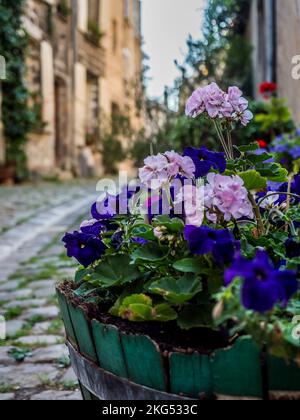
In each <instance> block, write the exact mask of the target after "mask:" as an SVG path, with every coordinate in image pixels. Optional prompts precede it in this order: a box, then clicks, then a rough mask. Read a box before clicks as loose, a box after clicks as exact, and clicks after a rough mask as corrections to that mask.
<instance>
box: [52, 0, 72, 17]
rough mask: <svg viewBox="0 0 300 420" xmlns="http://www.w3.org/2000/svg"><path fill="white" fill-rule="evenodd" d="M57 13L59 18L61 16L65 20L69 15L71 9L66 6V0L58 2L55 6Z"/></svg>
mask: <svg viewBox="0 0 300 420" xmlns="http://www.w3.org/2000/svg"><path fill="white" fill-rule="evenodd" d="M56 7H57V12H58V13H59V15H60V16H62V17H63V18H65V19H66V18H67V17H68V16H69V15H70V13H71V9H70V7H69V6H68V2H67V0H59V2H58V4H57V6H56Z"/></svg>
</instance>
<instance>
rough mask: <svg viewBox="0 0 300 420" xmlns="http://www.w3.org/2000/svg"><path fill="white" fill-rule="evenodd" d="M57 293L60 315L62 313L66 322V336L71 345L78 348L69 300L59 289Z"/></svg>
mask: <svg viewBox="0 0 300 420" xmlns="http://www.w3.org/2000/svg"><path fill="white" fill-rule="evenodd" d="M56 293H57V298H58V304H59V307H60V313H61V316H62V319H63V321H64V325H65V330H66V335H67V337H68V339H69V341H71V343H72V344H73V346H75V347H76V348H77V347H78V345H77V340H76V335H75V331H74V328H73V325H72V321H71V317H70V314H69V309H68V302H67V299H66V297H65V295H64V294H63V293H62V292H61V290H60V289H59V288H57V289H56Z"/></svg>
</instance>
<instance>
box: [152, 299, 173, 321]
mask: <svg viewBox="0 0 300 420" xmlns="http://www.w3.org/2000/svg"><path fill="white" fill-rule="evenodd" d="M152 315H153V316H154V319H155V321H159V322H169V321H175V319H177V317H178V315H177V312H176V311H175V310H174V309H173V308H172V307H171V306H169V305H167V304H166V303H163V304H161V305H157V306H155V308H154V311H152Z"/></svg>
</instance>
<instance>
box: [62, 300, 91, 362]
mask: <svg viewBox="0 0 300 420" xmlns="http://www.w3.org/2000/svg"><path fill="white" fill-rule="evenodd" d="M69 312H70V316H71V321H72V324H73V326H74V330H75V335H76V340H77V343H78V347H79V350H80V352H81V353H82V354H83V355H84V356H86V357H88V358H89V359H90V360H92V361H93V362H95V363H97V362H98V360H97V355H96V350H95V346H94V342H93V337H92V331H91V326H90V323H89V322H88V321H87V319H86V317H85V315H84V312H83V310H82V309H81V308H80V306H74V305H73V304H72V303H69Z"/></svg>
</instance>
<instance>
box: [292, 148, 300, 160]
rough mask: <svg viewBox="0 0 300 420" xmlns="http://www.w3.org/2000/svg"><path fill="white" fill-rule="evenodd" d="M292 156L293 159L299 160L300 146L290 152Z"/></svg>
mask: <svg viewBox="0 0 300 420" xmlns="http://www.w3.org/2000/svg"><path fill="white" fill-rule="evenodd" d="M290 155H291V156H292V158H293V159H299V158H300V146H294V147H292V148H291V150H290Z"/></svg>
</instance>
